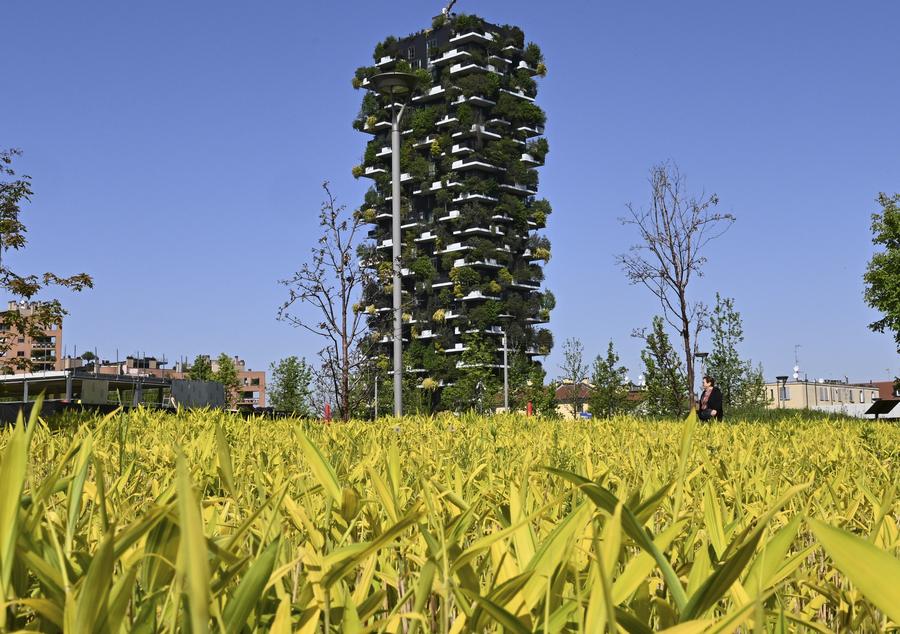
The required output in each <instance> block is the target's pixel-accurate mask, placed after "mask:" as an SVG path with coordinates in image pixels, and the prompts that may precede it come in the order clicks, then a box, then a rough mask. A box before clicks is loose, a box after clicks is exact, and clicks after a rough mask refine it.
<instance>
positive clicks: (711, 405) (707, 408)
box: [697, 376, 725, 420]
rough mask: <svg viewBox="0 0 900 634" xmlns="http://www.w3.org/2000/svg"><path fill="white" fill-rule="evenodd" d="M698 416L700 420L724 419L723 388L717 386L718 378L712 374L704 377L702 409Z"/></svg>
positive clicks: (701, 396) (701, 399) (701, 397)
mask: <svg viewBox="0 0 900 634" xmlns="http://www.w3.org/2000/svg"><path fill="white" fill-rule="evenodd" d="M697 416H698V417H699V418H700V420H711V419H713V418H715V419H716V420H722V418H723V417H724V416H725V412H724V411H722V390H720V389H719V388H717V387H716V380H715V379H714V378H712V377H711V376H704V377H703V394H701V395H700V411H699V412H698V413H697Z"/></svg>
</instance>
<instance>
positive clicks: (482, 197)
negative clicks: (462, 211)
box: [453, 192, 499, 203]
mask: <svg viewBox="0 0 900 634" xmlns="http://www.w3.org/2000/svg"><path fill="white" fill-rule="evenodd" d="M498 200H499V198H495V197H493V196H488V195H487V194H472V193H470V192H466V193H464V194H460V195H459V196H457V197H456V198H454V199H453V202H454V203H467V202H475V201H481V202H486V203H495V202H497V201H498Z"/></svg>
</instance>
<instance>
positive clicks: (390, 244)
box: [375, 238, 406, 249]
mask: <svg viewBox="0 0 900 634" xmlns="http://www.w3.org/2000/svg"><path fill="white" fill-rule="evenodd" d="M400 246H401V247H405V246H406V244H405V243H403V242H401V243H400ZM375 248H376V249H393V248H394V241H393V239H391V238H388V239H386V240H382V241H381V242H379V243H378V244H377V245H376V246H375Z"/></svg>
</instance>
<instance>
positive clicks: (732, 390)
mask: <svg viewBox="0 0 900 634" xmlns="http://www.w3.org/2000/svg"><path fill="white" fill-rule="evenodd" d="M709 329H710V334H711V335H712V349H711V350H710V353H709V357H707V363H706V373H707V374H709V375H710V376H712V377H713V378H715V380H716V385H717V386H718V387H719V389H720V390H721V391H722V400H723V402H724V404H725V407H732V406H734V403H735V400H737V399H738V394H739V392H740V390H741V383H742V380H743V378H744V370H745V364H744V362H743V361H741V357H740V354H739V353H738V349H737V347H738V345H739V344H740V343H741V342H742V341H744V324H743V322H742V320H741V314H740V313H739V312H738V311H736V310H735V309H734V299H732V298H730V297H721V296H720V295H719V294H718V293H716V306H715V308H714V309H713V313H712V315H710V318H709Z"/></svg>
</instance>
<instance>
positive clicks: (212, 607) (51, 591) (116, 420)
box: [0, 411, 900, 634]
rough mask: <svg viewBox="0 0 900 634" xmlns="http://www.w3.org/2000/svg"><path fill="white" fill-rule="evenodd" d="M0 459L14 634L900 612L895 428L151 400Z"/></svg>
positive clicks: (658, 625) (879, 622) (823, 620)
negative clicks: (169, 404)
mask: <svg viewBox="0 0 900 634" xmlns="http://www.w3.org/2000/svg"><path fill="white" fill-rule="evenodd" d="M0 452H2V454H0V455H2V464H0V604H2V605H5V606H6V609H5V610H3V609H0V631H14V630H18V629H23V628H27V629H36V630H40V631H59V630H65V631H67V632H79V633H81V632H195V633H196V632H203V631H225V632H255V631H260V632H262V631H273V632H364V631H366V632H403V633H404V634H410V633H413V634H414V633H415V632H441V633H442V634H443V633H447V632H470V631H478V632H481V631H497V632H500V631H507V632H585V633H594V632H602V631H610V632H616V631H624V632H632V633H638V632H650V631H657V630H663V629H666V628H670V631H672V632H678V633H681V634H684V633H692V632H733V631H747V632H752V631H759V632H768V631H819V632H826V631H848V632H878V631H886V630H890V629H892V628H896V627H897V626H898V624H900V584H898V580H900V561H898V559H897V556H898V552H900V531H898V523H900V497H898V494H897V488H896V487H897V478H898V476H897V473H898V471H900V469H898V467H900V428H898V427H896V426H892V425H890V424H884V423H879V424H875V423H871V422H870V423H861V422H852V423H851V422H843V423H836V422H824V421H818V422H809V421H804V420H802V419H799V418H798V419H789V420H785V421H782V422H780V423H773V424H760V423H743V424H741V423H738V424H730V425H728V424H714V425H697V424H696V423H694V422H691V421H688V422H686V423H685V422H668V423H653V422H641V421H636V420H632V419H618V420H612V421H591V422H572V421H567V422H557V421H542V420H537V419H526V418H520V417H514V416H509V417H496V418H487V419H483V418H476V417H471V418H469V417H463V418H461V419H457V418H450V417H448V418H439V419H425V418H409V419H404V420H400V421H393V420H388V419H385V420H382V421H379V422H378V423H377V424H373V423H362V422H357V423H350V424H333V425H330V426H324V425H322V424H320V423H317V422H310V421H299V420H275V421H272V420H264V419H259V420H253V419H251V420H243V419H241V418H238V417H233V416H230V415H226V414H222V413H215V412H194V413H185V414H182V415H179V416H169V415H163V414H156V413H152V412H147V411H134V412H130V413H127V414H114V415H111V416H108V417H106V418H103V419H101V418H84V419H82V420H80V421H76V420H74V419H70V420H67V421H62V422H61V423H60V425H59V428H58V429H55V430H51V429H49V428H48V427H47V426H45V425H44V424H42V422H41V421H32V423H31V424H30V425H25V424H20V425H18V426H16V427H15V428H9V429H6V430H0Z"/></svg>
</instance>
